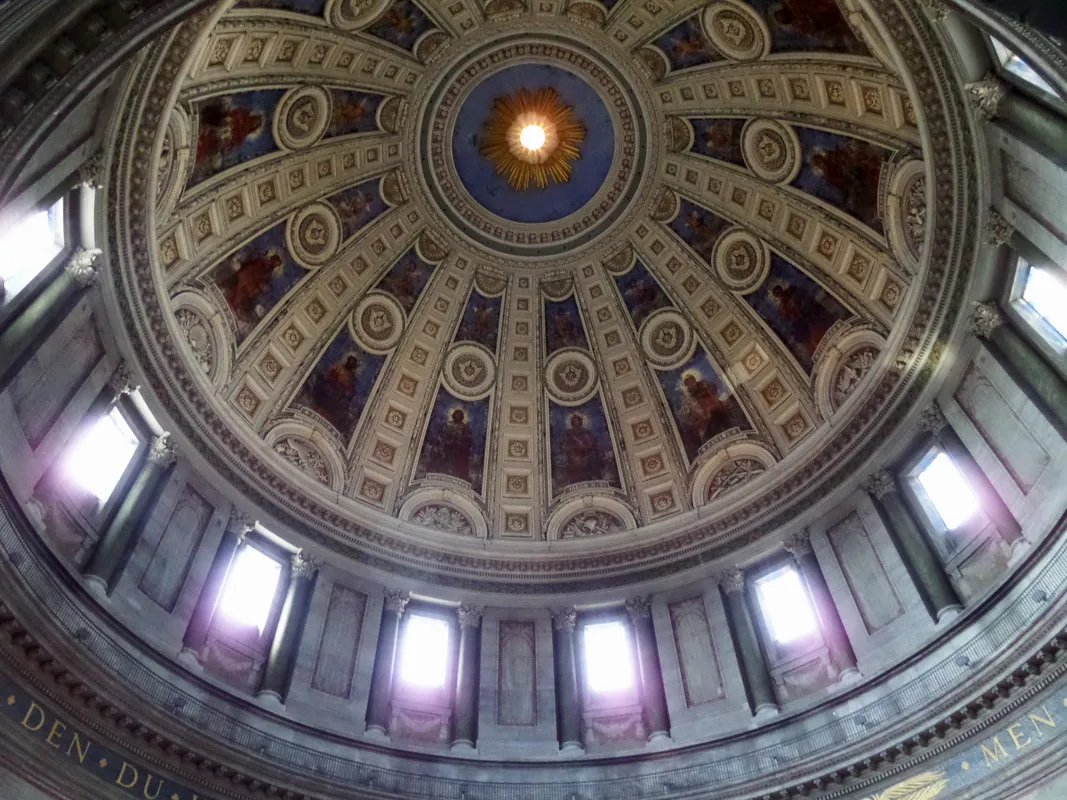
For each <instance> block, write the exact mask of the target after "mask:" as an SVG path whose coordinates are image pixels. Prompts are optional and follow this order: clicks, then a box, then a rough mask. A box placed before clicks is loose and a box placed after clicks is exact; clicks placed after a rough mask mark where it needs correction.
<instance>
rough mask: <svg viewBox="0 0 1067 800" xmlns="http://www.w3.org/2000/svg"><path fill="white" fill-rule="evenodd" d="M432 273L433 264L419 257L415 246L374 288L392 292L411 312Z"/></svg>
mask: <svg viewBox="0 0 1067 800" xmlns="http://www.w3.org/2000/svg"><path fill="white" fill-rule="evenodd" d="M432 274H433V266H432V265H431V264H427V263H426V262H425V261H423V260H422V259H421V258H419V256H418V254H417V253H416V252H415V248H414V247H412V248H411V249H410V250H408V251H407V252H406V253H405V254H404V255H403V256H401V258H400V260H399V261H397V262H396V264H394V265H393V268H392V269H391V270H389V272H388V273H387V274H386V275H385V277H384V278H382V279H381V280H380V281H378V285H377V286H375V287H374V288H375V289H377V290H378V291H380V292H387V293H388V294H391V295H392V296H393V297H395V298H396V299H397V300H398V301H399V302H400V305H401V306H403V308H404V310H405V311H406V312H408V313H409V314H410V313H411V309H413V308H414V307H415V303H417V302H418V299H419V295H421V294H422V290H423V289H425V288H426V284H427V283H428V282H429V280H430V275H432Z"/></svg>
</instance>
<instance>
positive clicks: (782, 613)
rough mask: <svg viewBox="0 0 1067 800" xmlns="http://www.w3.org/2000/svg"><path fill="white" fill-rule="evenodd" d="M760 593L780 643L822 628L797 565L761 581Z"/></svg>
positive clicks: (772, 631) (764, 615) (761, 607)
mask: <svg viewBox="0 0 1067 800" xmlns="http://www.w3.org/2000/svg"><path fill="white" fill-rule="evenodd" d="M756 594H757V596H758V597H759V604H760V609H761V610H762V611H763V617H764V619H766V621H767V627H768V628H769V629H770V634H771V637H772V638H773V639H774V640H775V641H776V642H778V643H779V644H790V643H791V642H795V641H797V640H798V639H805V638H807V637H809V636H811V635H812V634H814V633H816V632H817V631H818V623H817V622H816V621H815V613H814V611H813V610H812V607H811V600H810V599H809V597H808V593H807V591H806V590H805V589H804V585H803V584H802V583H801V582H800V575H799V573H798V572H797V571H796V570H795V569H792V568H787V569H783V570H781V571H780V572H776V573H775V574H773V575H769V576H768V577H766V578H764V579H763V580H760V581H758V582H757V583H756Z"/></svg>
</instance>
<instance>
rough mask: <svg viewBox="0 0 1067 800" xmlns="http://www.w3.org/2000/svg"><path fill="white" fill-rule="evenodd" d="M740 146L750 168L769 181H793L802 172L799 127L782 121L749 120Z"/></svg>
mask: <svg viewBox="0 0 1067 800" xmlns="http://www.w3.org/2000/svg"><path fill="white" fill-rule="evenodd" d="M741 150H742V153H743V154H744V157H745V163H746V164H747V165H748V168H749V169H750V170H752V171H753V172H754V173H755V174H756V176H757V177H759V178H762V179H763V180H765V181H769V182H770V183H790V182H791V181H792V180H793V179H794V178H796V176H797V174H798V173H799V172H800V167H801V162H802V159H801V154H800V139H798V138H797V134H796V131H794V130H793V129H792V128H791V127H789V126H788V125H783V124H782V123H781V122H776V121H775V120H771V119H754V120H751V121H750V122H748V123H747V124H746V125H745V129H744V131H743V132H742V134H741Z"/></svg>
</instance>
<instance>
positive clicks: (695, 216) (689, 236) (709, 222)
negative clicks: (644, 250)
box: [671, 199, 730, 264]
mask: <svg viewBox="0 0 1067 800" xmlns="http://www.w3.org/2000/svg"><path fill="white" fill-rule="evenodd" d="M729 227H730V223H729V222H727V221H726V220H724V219H723V218H722V217H719V216H717V215H715V214H713V213H711V212H710V211H708V210H707V209H706V208H703V207H701V206H698V205H696V204H695V203H691V202H689V201H688V200H685V199H683V200H682V203H681V209H680V210H679V211H678V216H677V217H675V218H674V221H673V222H671V228H673V229H674V232H675V233H677V234H678V235H679V236H681V237H682V241H684V242H685V243H686V244H688V245H689V246H690V247H692V248H693V250H694V251H696V253H697V255H699V256H700V257H701V258H702V259H704V260H705V261H706V262H707V263H708V264H711V263H712V251H713V250H714V249H715V243H716V242H717V241H719V237H720V236H722V234H723V232H724V231H726V230H727V229H728V228H729Z"/></svg>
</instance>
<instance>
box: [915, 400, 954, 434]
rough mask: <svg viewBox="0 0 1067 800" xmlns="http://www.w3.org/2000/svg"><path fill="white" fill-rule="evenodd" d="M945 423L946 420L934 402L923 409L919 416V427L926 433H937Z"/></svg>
mask: <svg viewBox="0 0 1067 800" xmlns="http://www.w3.org/2000/svg"><path fill="white" fill-rule="evenodd" d="M946 425H948V420H947V419H945V414H944V412H942V411H941V409H940V408H939V407H938V406H937V404H936V403H935V404H934V405H932V406H930V407H929V408H928V409H926V410H925V411H923V413H922V415H921V416H920V417H919V427H920V428H922V430H924V431H926V432H927V433H937V432H938V431H940V430H941V429H942V428H944V427H945V426H946Z"/></svg>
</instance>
